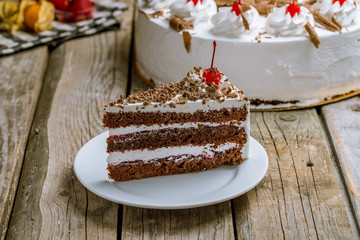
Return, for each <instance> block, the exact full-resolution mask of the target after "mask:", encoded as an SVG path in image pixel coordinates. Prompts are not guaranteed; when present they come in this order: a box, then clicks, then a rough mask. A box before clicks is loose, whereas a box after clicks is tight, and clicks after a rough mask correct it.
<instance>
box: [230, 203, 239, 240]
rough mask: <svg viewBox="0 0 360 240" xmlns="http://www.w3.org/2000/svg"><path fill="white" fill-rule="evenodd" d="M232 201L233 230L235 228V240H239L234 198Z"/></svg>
mask: <svg viewBox="0 0 360 240" xmlns="http://www.w3.org/2000/svg"><path fill="white" fill-rule="evenodd" d="M230 202H231V215H232V222H233V230H234V240H238V236H237V229H236V220H235V207H234V200H231V201H230Z"/></svg>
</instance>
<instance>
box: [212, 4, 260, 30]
mask: <svg viewBox="0 0 360 240" xmlns="http://www.w3.org/2000/svg"><path fill="white" fill-rule="evenodd" d="M231 9H232V8H231V7H222V8H219V12H218V13H217V14H215V15H214V16H213V17H212V18H211V22H212V23H213V24H214V27H213V28H212V29H211V32H212V33H213V34H215V35H223V36H227V37H238V36H239V35H240V34H242V33H243V32H245V27H244V22H243V19H242V17H241V15H239V16H236V13H235V12H231ZM244 15H245V17H246V19H247V20H248V22H249V28H250V30H249V31H252V30H254V29H255V28H256V27H257V26H258V24H259V13H258V11H257V10H256V9H255V8H254V7H252V6H250V9H249V10H248V11H246V12H245V13H244Z"/></svg>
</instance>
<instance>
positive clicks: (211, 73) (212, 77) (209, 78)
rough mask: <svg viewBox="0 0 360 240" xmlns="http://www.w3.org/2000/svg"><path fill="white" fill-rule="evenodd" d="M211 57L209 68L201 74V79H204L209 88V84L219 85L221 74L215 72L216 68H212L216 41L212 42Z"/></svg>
mask: <svg viewBox="0 0 360 240" xmlns="http://www.w3.org/2000/svg"><path fill="white" fill-rule="evenodd" d="M213 46H214V49H213V55H212V59H211V67H210V68H208V69H206V70H205V71H204V73H203V78H205V82H206V83H207V85H209V86H210V84H211V83H215V84H216V85H219V84H220V80H221V73H220V72H219V71H218V70H217V68H215V67H213V65H214V58H215V50H216V41H214V42H213Z"/></svg>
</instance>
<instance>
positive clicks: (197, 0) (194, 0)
mask: <svg viewBox="0 0 360 240" xmlns="http://www.w3.org/2000/svg"><path fill="white" fill-rule="evenodd" d="M190 1H192V2H193V3H194V6H196V4H197V3H198V2H199V0H187V2H190ZM200 2H201V4H202V3H203V0H200Z"/></svg>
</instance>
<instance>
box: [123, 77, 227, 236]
mask: <svg viewBox="0 0 360 240" xmlns="http://www.w3.org/2000/svg"><path fill="white" fill-rule="evenodd" d="M148 88H149V86H147V85H146V84H145V83H143V82H142V81H141V80H140V79H139V78H138V77H137V76H136V74H133V76H132V82H131V89H130V93H131V94H133V93H136V92H139V91H143V90H147V89H148ZM121 239H125V240H126V239H229V240H230V239H234V229H233V222H232V213H231V202H230V201H226V202H224V203H221V204H217V205H213V206H208V207H201V208H194V209H185V210H156V209H142V208H135V207H128V206H124V209H123V226H122V238H121Z"/></svg>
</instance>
